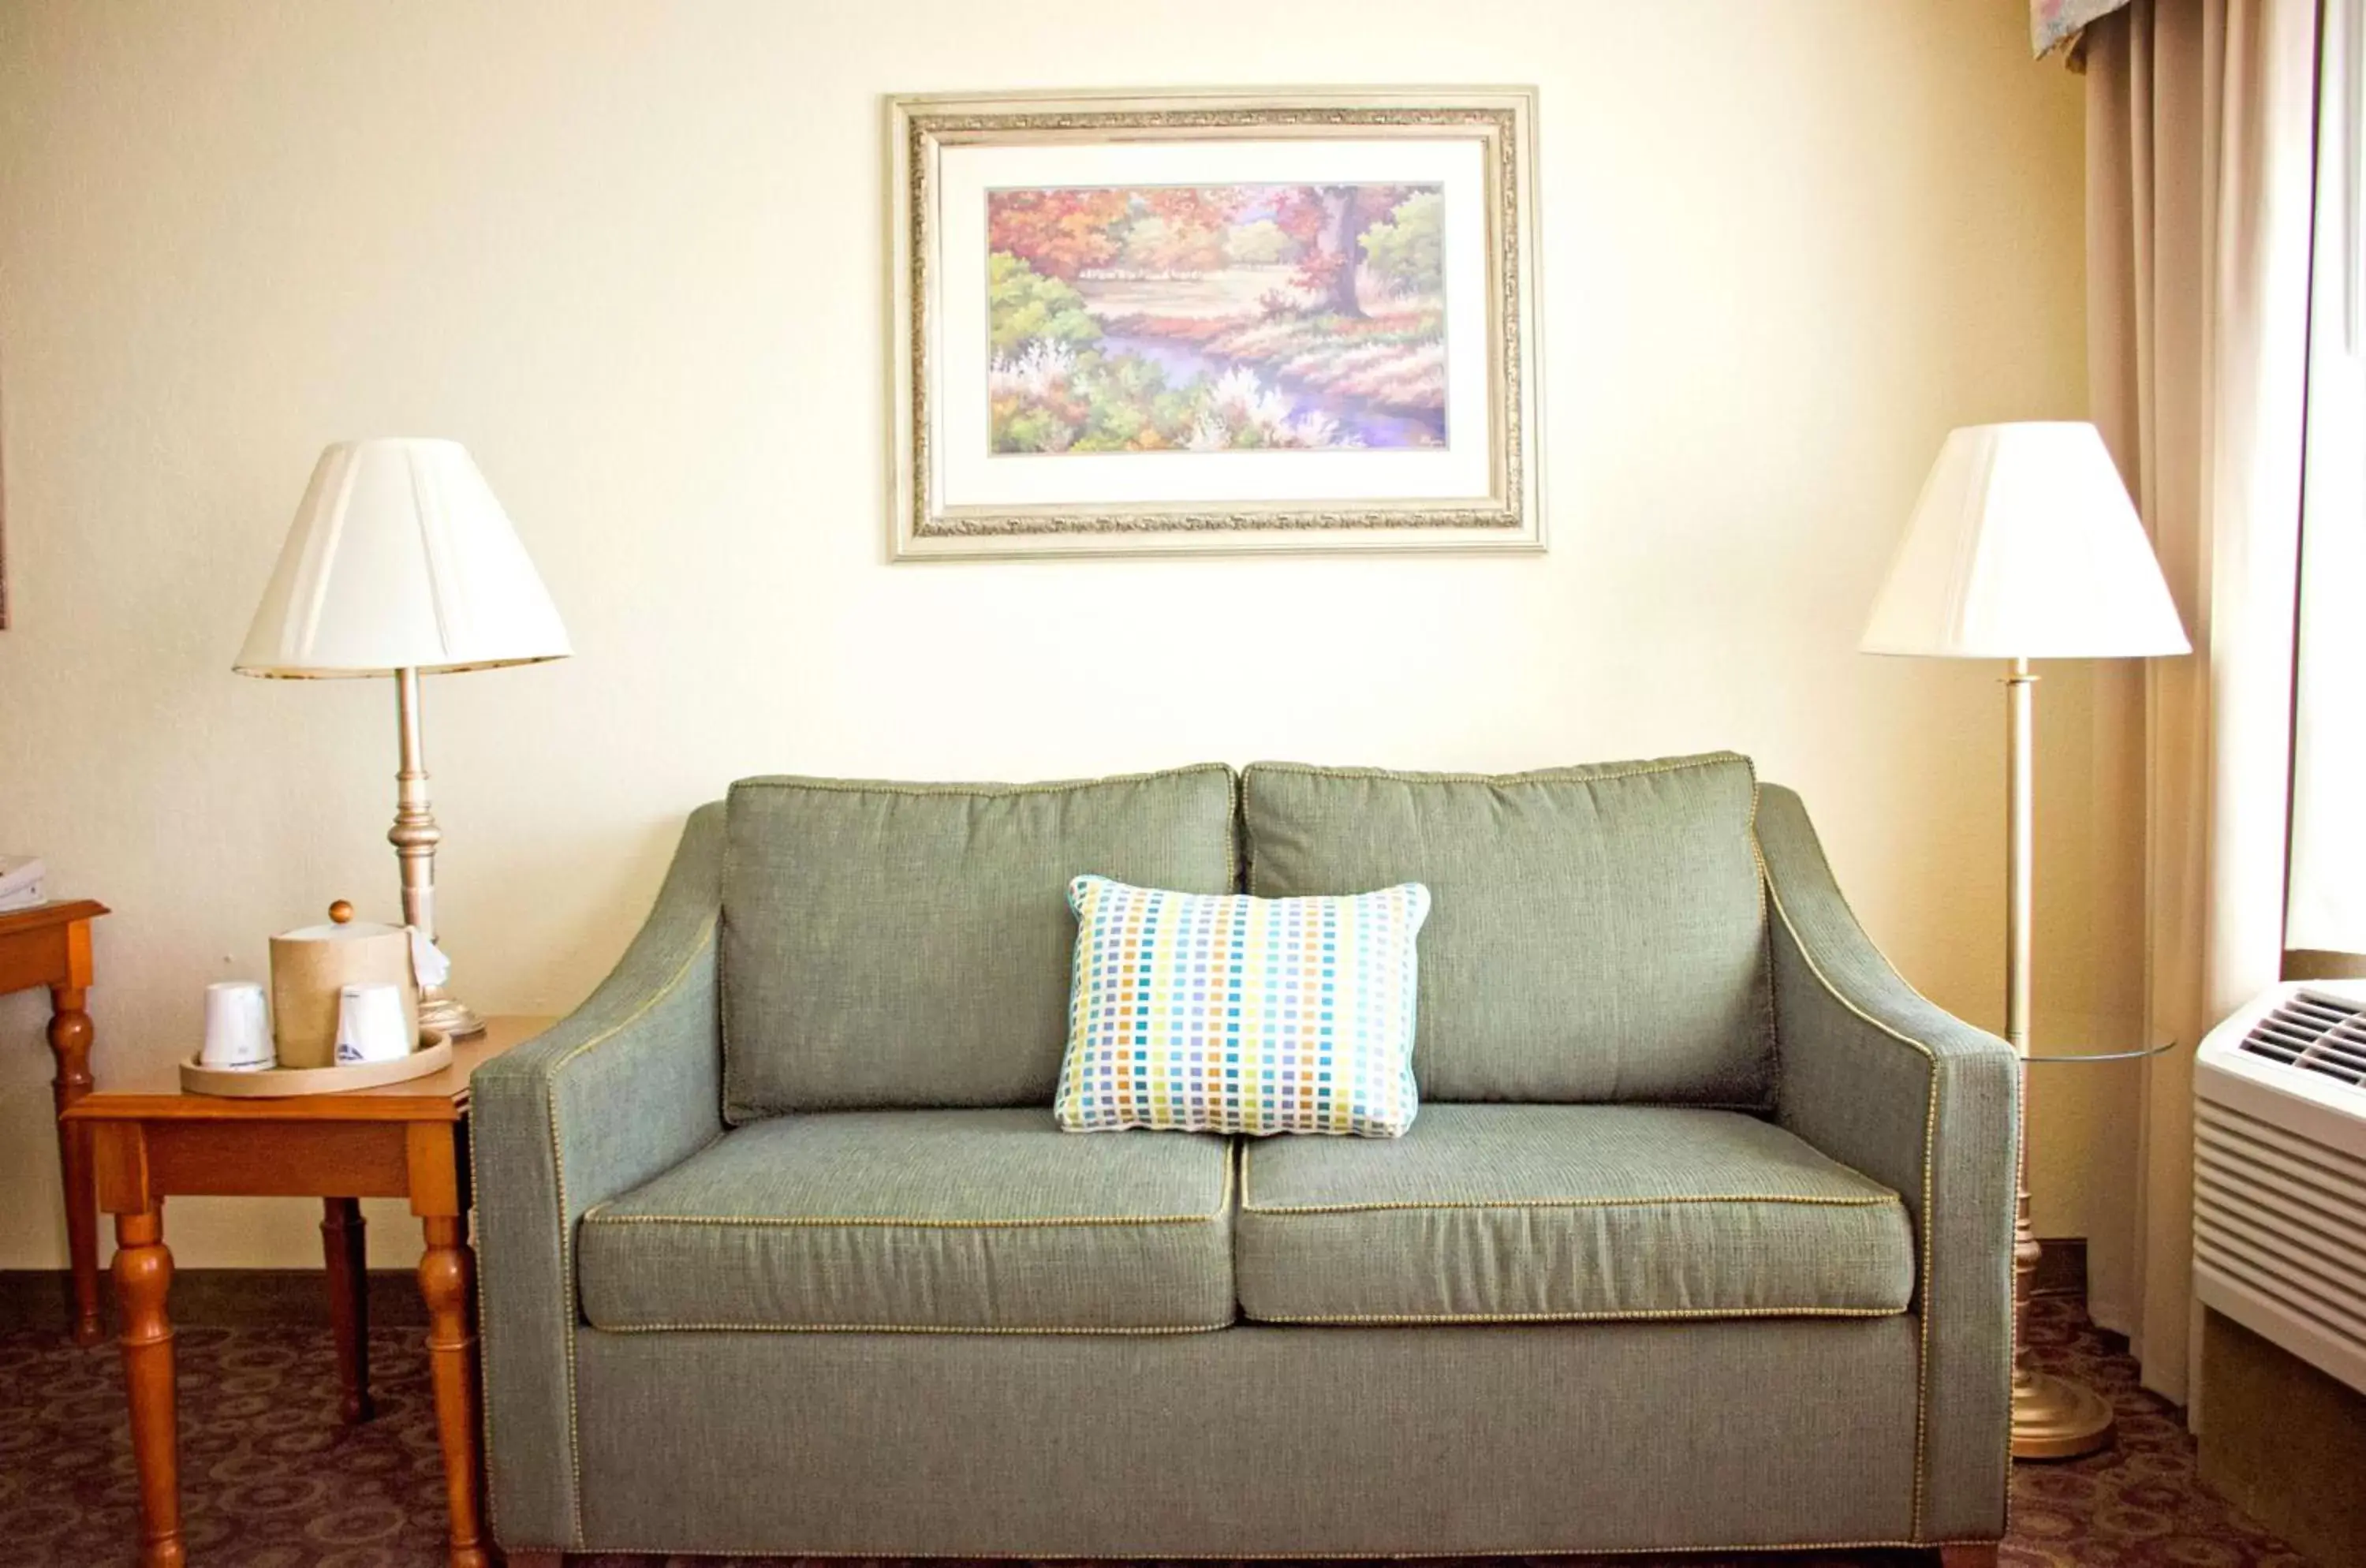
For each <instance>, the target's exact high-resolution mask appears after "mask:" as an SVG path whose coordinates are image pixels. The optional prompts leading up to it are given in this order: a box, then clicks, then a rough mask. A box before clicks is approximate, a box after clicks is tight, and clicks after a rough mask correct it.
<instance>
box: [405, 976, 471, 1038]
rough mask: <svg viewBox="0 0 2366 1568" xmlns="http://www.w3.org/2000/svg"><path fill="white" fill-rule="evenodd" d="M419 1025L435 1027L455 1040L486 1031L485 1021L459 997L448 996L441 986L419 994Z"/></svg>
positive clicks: (425, 1027)
mask: <svg viewBox="0 0 2366 1568" xmlns="http://www.w3.org/2000/svg"><path fill="white" fill-rule="evenodd" d="M419 1027H420V1028H422V1029H433V1030H437V1031H440V1032H443V1033H445V1034H448V1035H450V1036H451V1037H452V1038H453V1039H455V1040H474V1039H475V1038H476V1037H477V1036H478V1035H479V1034H482V1033H483V1032H485V1021H484V1020H483V1019H481V1018H479V1017H478V1016H477V1015H476V1013H475V1011H474V1010H471V1009H470V1008H469V1006H468V1003H466V1002H464V1001H462V1000H461V999H460V998H457V997H447V996H445V994H444V990H443V987H440V986H434V987H428V988H426V989H425V990H423V991H422V992H421V993H420V996H419Z"/></svg>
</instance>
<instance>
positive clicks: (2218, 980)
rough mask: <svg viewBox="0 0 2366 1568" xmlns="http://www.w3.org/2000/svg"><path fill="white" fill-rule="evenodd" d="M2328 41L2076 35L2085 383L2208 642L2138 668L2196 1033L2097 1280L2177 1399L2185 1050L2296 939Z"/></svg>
mask: <svg viewBox="0 0 2366 1568" xmlns="http://www.w3.org/2000/svg"><path fill="white" fill-rule="evenodd" d="M2085 56H2086V62H2087V93H2088V130H2089V136H2088V148H2087V160H2088V167H2087V183H2088V262H2089V265H2088V280H2087V287H2088V321H2089V326H2088V333H2089V339H2088V342H2089V378H2090V387H2089V393H2090V401H2091V403H2092V412H2093V414H2094V418H2095V422H2096V423H2097V424H2099V425H2100V426H2101V428H2102V431H2103V434H2104V438H2105V440H2106V441H2107V442H2109V443H2110V445H2111V446H2112V450H2113V455H2114V456H2115V457H2117V459H2118V460H2119V463H2120V468H2121V471H2122V473H2123V475H2124V477H2125V478H2126V479H2128V481H2129V485H2130V488H2131V489H2132V490H2133V491H2135V495H2136V500H2137V504H2138V507H2139V508H2140V510H2141V511H2142V512H2143V513H2144V516H2145V520H2146V525H2147V526H2148V527H2149V528H2150V529H2151V531H2152V535H2153V545H2154V548H2155V549H2156V551H2157V552H2158V554H2159V557H2160V561H2161V568H2162V570H2163V571H2164V572H2165V573H2166V574H2167V576H2168V578H2169V587H2170V590H2171V592H2174V593H2175V594H2176V596H2177V600H2178V607H2179V609H2180V612H2181V613H2182V614H2183V615H2184V617H2185V624H2186V627H2187V630H2188V632H2189V633H2190V634H2191V637H2192V638H2193V643H2194V653H2193V654H2192V655H2191V657H2189V658H2185V659H2173V660H2153V661H2152V662H2151V663H2150V664H2149V665H2148V666H2147V668H2146V677H2145V680H2146V702H2145V712H2146V750H2147V761H2148V764H2149V765H2148V767H2147V770H2146V821H2147V838H2146V868H2147V875H2146V889H2145V893H2146V939H2147V940H2146V946H2147V981H2146V1030H2147V1032H2148V1033H2149V1034H2150V1035H2151V1036H2152V1037H2153V1038H2154V1039H2156V1040H2159V1039H2175V1040H2177V1041H2178V1042H2180V1048H2179V1049H2178V1050H2177V1051H2175V1052H2173V1053H2171V1054H2169V1055H2166V1056H2162V1057H2159V1058H2158V1059H2156V1060H2155V1061H2154V1062H2153V1063H2151V1064H2150V1065H2148V1066H2147V1067H2146V1069H2145V1074H2144V1082H2143V1085H2142V1087H2141V1089H2140V1090H2139V1093H2138V1096H2137V1107H2136V1119H2137V1122H2138V1125H2137V1127H2136V1128H2135V1129H2134V1133H2135V1140H2136V1158H2135V1168H2134V1171H2133V1177H2134V1192H2133V1194H2132V1198H2133V1204H2132V1208H2133V1213H2132V1214H2131V1215H2130V1216H2129V1220H2128V1224H2126V1226H2125V1228H2124V1232H2122V1233H2121V1234H2119V1235H2111V1236H2099V1237H2097V1238H2096V1240H2097V1243H2098V1254H2099V1255H2098V1258H2097V1265H2098V1269H2099V1270H2100V1271H2101V1273H2102V1275H2103V1276H2104V1287H2105V1288H2104V1289H2103V1290H2102V1291H2101V1292H2099V1294H2101V1295H2105V1296H2107V1297H2108V1296H2109V1295H2110V1294H2111V1292H2112V1290H2113V1288H2114V1287H2117V1288H2118V1289H2119V1291H2120V1292H2121V1294H2120V1295H2119V1298H2118V1299H2120V1300H2122V1301H2124V1302H2125V1303H2127V1309H2128V1310H2129V1311H2130V1314H2131V1315H2132V1318H2133V1321H2131V1322H2129V1323H2128V1324H2126V1325H2124V1326H2125V1327H2126V1328H2127V1330H2128V1332H2129V1334H2130V1337H2131V1338H2132V1340H2133V1341H2134V1343H2135V1350H2136V1354H2137V1357H2138V1359H2139V1360H2140V1361H2141V1363H2142V1365H2143V1369H2144V1378H2145V1382H2146V1383H2147V1384H2148V1385H2149V1386H2151V1387H2153V1388H2154V1389H2157V1390H2158V1391H2159V1392H2160V1393H2164V1394H2166V1395H2168V1396H2169V1397H2170V1398H2172V1399H2176V1400H2180V1401H2181V1400H2183V1399H2184V1398H2185V1397H2186V1394H2187V1390H2188V1387H2189V1370H2188V1359H2189V1353H2190V1349H2191V1328H2190V1319H2191V1313H2192V1304H2191V1303H2192V1291H2191V1268H2192V1242H2191V1225H2192V1083H2193V1074H2192V1051H2193V1046H2194V1045H2195V1043H2197V1042H2198V1041H2199V1039H2200V1037H2201V1035H2202V1034H2203V1032H2204V1031H2205V1030H2206V1029H2207V1028H2208V1027H2209V1026H2210V1025H2211V1024H2212V1023H2213V1022H2214V1021H2217V1020H2218V1019H2220V1018H2222V1017H2224V1016H2225V1014H2226V1013H2228V1012H2229V1011H2231V1010H2234V1009H2235V1008H2236V1006H2238V1005H2240V1004H2241V1003H2242V1002H2244V1001H2246V1000H2248V998H2250V996H2251V995H2253V994H2254V993H2256V992H2257V991H2259V989H2261V988H2263V987H2266V986H2268V985H2270V984H2272V983H2273V982H2274V981H2275V979H2276V978H2277V975H2278V973H2279V967H2280V964H2281V962H2282V946H2283V939H2282V913H2283V910H2282V905H2283V866H2284V822H2285V798H2286V790H2287V784H2288V781H2289V769H2288V767H2287V756H2288V739H2289V723H2290V714H2291V699H2292V687H2291V671H2292V649H2293V582H2294V571H2295V570H2296V565H2297V555H2296V550H2297V546H2298V539H2299V519H2300V479H2301V429H2302V418H2303V408H2304V388H2305V380H2304V367H2305V348H2306V334H2307V321H2308V273H2309V266H2308V244H2309V223H2310V195H2311V192H2310V167H2311V146H2312V103H2313V97H2314V90H2313V84H2314V73H2315V10H2314V7H2313V6H2311V5H2310V4H2308V3H2307V0H2136V3H2135V5H2133V6H2129V7H2128V8H2127V9H2126V10H2124V11H2122V12H2119V13H2117V14H2115V15H2113V16H2111V17H2105V18H2103V19H2101V21H2098V22H2096V23H2095V24H2094V25H2093V26H2091V27H2090V28H2089V29H2088V32H2087V36H2086V43H2085ZM2115 1270H2116V1271H2117V1274H2118V1277H2117V1278H2116V1279H2114V1278H2113V1272H2114V1271H2115Z"/></svg>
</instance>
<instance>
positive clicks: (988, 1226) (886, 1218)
mask: <svg viewBox="0 0 2366 1568" xmlns="http://www.w3.org/2000/svg"><path fill="white" fill-rule="evenodd" d="M712 1146H713V1145H709V1147H712ZM1223 1160H1224V1179H1223V1183H1222V1188H1221V1189H1220V1190H1219V1191H1218V1192H1217V1194H1216V1207H1215V1211H1214V1212H1213V1213H1206V1214H1078V1215H1075V1216H1073V1217H1069V1216H1059V1217H1045V1218H1041V1219H1036V1218H1029V1219H1015V1220H944V1219H921V1218H918V1217H917V1216H912V1215H906V1214H884V1215H875V1216H873V1215H856V1216H837V1215H812V1216H807V1215H802V1214H608V1213H601V1210H603V1209H605V1208H607V1207H608V1204H606V1203H603V1204H600V1205H598V1206H596V1207H594V1208H592V1209H591V1210H589V1211H587V1212H586V1213H584V1215H583V1223H584V1224H587V1225H590V1224H602V1225H704V1226H709V1227H721V1226H740V1225H745V1226H749V1227H750V1228H754V1229H773V1230H827V1229H835V1228H838V1227H840V1226H846V1227H857V1228H870V1229H874V1230H890V1229H911V1230H945V1231H1006V1230H1063V1229H1066V1228H1069V1227H1087V1226H1094V1225H1211V1224H1218V1223H1220V1222H1221V1221H1222V1220H1223V1219H1224V1218H1225V1217H1226V1216H1228V1215H1229V1214H1231V1213H1232V1212H1233V1168H1234V1165H1235V1164H1236V1163H1238V1162H1239V1155H1238V1152H1237V1150H1236V1149H1235V1147H1234V1145H1232V1144H1231V1142H1230V1141H1229V1140H1227V1142H1226V1146H1225V1148H1224V1154H1223ZM611 1201H612V1202H613V1201H614V1200H611Z"/></svg>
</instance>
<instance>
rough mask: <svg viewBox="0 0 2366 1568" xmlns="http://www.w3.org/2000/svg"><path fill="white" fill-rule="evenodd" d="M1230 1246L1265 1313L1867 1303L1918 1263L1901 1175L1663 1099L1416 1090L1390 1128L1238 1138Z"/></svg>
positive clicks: (1673, 1311)
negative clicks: (1511, 1097) (1444, 1094)
mask: <svg viewBox="0 0 2366 1568" xmlns="http://www.w3.org/2000/svg"><path fill="white" fill-rule="evenodd" d="M1234 1269H1235V1270H1236V1272H1237V1274H1238V1276H1239V1283H1240V1299H1241V1309H1242V1311H1243V1313H1244V1314H1246V1315H1247V1316H1249V1317H1251V1318H1255V1319H1258V1320H1261V1321H1264V1322H1268V1323H1435V1322H1459V1321H1473V1320H1476V1321H1520V1320H1527V1319H1554V1318H1562V1319H1575V1318H1618V1317H1642V1318H1649V1317H1780V1316H1874V1315H1879V1314H1890V1313H1897V1312H1902V1311H1904V1310H1905V1308H1906V1305H1907V1303H1908V1300H1909V1299H1910V1296H1911V1295H1912V1293H1913V1290H1914V1272H1915V1270H1914V1237H1913V1232H1912V1229H1911V1227H1910V1224H1909V1223H1908V1221H1907V1217H1906V1211H1905V1207H1904V1205H1903V1204H1901V1203H1900V1202H1899V1201H1898V1194H1897V1193H1895V1192H1893V1191H1891V1190H1889V1189H1887V1188H1886V1187H1883V1186H1881V1185H1880V1184H1879V1183H1877V1182H1875V1181H1873V1180H1871V1179H1868V1178H1866V1177H1865V1176H1861V1175H1859V1174H1858V1173H1857V1172H1855V1171H1853V1170H1852V1169H1850V1168H1848V1167H1846V1166H1844V1165H1840V1164H1837V1163H1835V1162H1834V1161H1832V1160H1830V1159H1827V1158H1825V1157H1824V1156H1822V1155H1820V1154H1818V1153H1817V1152H1816V1151H1815V1150H1814V1149H1812V1148H1809V1147H1808V1145H1806V1144H1805V1143H1802V1142H1801V1141H1800V1140H1799V1139H1797V1138H1796V1137H1794V1136H1793V1135H1792V1134H1789V1133H1786V1132H1784V1131H1783V1130H1782V1129H1781V1128H1779V1127H1775V1126H1772V1125H1769V1124H1768V1123H1766V1122H1761V1121H1759V1120H1757V1119H1756V1118H1755V1117H1752V1116H1748V1115H1744V1114H1741V1113H1740V1112H1737V1111H1707V1110H1699V1109H1695V1108H1690V1107H1674V1106H1630V1105H1427V1106H1424V1107H1423V1108H1422V1113H1421V1119H1420V1120H1419V1121H1418V1122H1414V1125H1413V1127H1412V1129H1411V1130H1410V1131H1409V1132H1407V1133H1406V1134H1405V1135H1404V1136H1403V1138H1401V1139H1398V1140H1395V1141H1393V1142H1389V1143H1378V1142H1368V1141H1365V1140H1361V1139H1343V1138H1276V1139H1272V1140H1270V1141H1267V1142H1260V1143H1256V1144H1252V1145H1247V1146H1246V1147H1245V1150H1244V1153H1243V1156H1242V1176H1241V1213H1240V1220H1239V1224H1238V1235H1237V1238H1236V1240H1235V1242H1234Z"/></svg>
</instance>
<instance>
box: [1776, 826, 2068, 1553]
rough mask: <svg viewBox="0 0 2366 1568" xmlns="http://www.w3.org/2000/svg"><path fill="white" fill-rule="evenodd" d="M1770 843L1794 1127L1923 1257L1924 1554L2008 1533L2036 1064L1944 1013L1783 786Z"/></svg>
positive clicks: (1782, 1090) (1783, 1090)
mask: <svg viewBox="0 0 2366 1568" xmlns="http://www.w3.org/2000/svg"><path fill="white" fill-rule="evenodd" d="M1756 833H1757V838H1758V845H1759V855H1760V859H1761V861H1762V863H1763V865H1764V867H1765V873H1766V885H1767V890H1768V893H1769V895H1770V901H1771V904H1772V908H1771V911H1770V918H1769V921H1768V923H1769V926H1770V928H1771V930H1770V934H1769V941H1770V942H1771V944H1772V947H1773V965H1774V973H1775V1036H1776V1039H1777V1042H1778V1048H1779V1059H1780V1063H1781V1066H1780V1068H1779V1070H1778V1073H1777V1077H1776V1084H1775V1106H1776V1116H1777V1119H1778V1120H1779V1121H1780V1122H1782V1124H1783V1125H1784V1126H1785V1127H1786V1128H1788V1129H1790V1130H1791V1131H1792V1132H1794V1133H1797V1134H1798V1135H1799V1136H1800V1137H1802V1138H1805V1139H1806V1140H1807V1141H1808V1143H1810V1144H1812V1145H1815V1146H1816V1147H1817V1148H1818V1149H1820V1150H1821V1151H1822V1152H1823V1153H1825V1154H1827V1155H1829V1156H1831V1157H1832V1158H1834V1159H1837V1160H1840V1161H1842V1163H1844V1164H1847V1165H1851V1166H1853V1167H1855V1168H1857V1169H1859V1170H1861V1171H1863V1172H1865V1174H1866V1175H1868V1176H1870V1177H1872V1178H1873V1179H1876V1181H1880V1182H1883V1183H1885V1184H1887V1186H1890V1187H1893V1188H1895V1189H1897V1190H1898V1193H1899V1194H1900V1195H1901V1196H1902V1197H1903V1198H1904V1199H1905V1201H1906V1206H1907V1211H1908V1213H1910V1214H1911V1215H1912V1216H1913V1219H1914V1228H1915V1233H1916V1237H1917V1241H1918V1243H1919V1246H1920V1247H1921V1257H1920V1258H1919V1259H1918V1260H1917V1266H1916V1269H1915V1279H1916V1303H1917V1304H1916V1311H1917V1312H1918V1313H1919V1314H1921V1337H1922V1358H1921V1389H1920V1391H1919V1393H1918V1413H1919V1414H1918V1421H1917V1433H1916V1450H1917V1451H1916V1454H1915V1468H1914V1533H1915V1538H1916V1539H1917V1540H1926V1541H1944V1540H1995V1539H1996V1538H1998V1537H1999V1536H2000V1535H2002V1534H2003V1533H2004V1523H2005V1520H2004V1507H2005V1489H2006V1485H2007V1481H2008V1477H2009V1474H2010V1460H2009V1456H2008V1452H2007V1450H2008V1447H2009V1445H2010V1442H2011V1427H2012V1396H2011V1375H2012V1374H2011V1368H2012V1336H2013V1318H2012V1314H2013V1299H2012V1298H2013V1277H2012V1230H2013V1201H2014V1190H2015V1186H2016V1180H2015V1177H2016V1160H2017V1153H2018V1148H2017V1145H2016V1143H2015V1140H2016V1138H2017V1137H2018V1135H2019V1127H2020V1086H2021V1073H2020V1063H2019V1061H2018V1060H2017V1059H2016V1058H2015V1056H2014V1055H2013V1051H2012V1047H2011V1046H2010V1045H2008V1044H2006V1043H2004V1042H2003V1041H2002V1040H2000V1039H1998V1038H1997V1037H1996V1036H1995V1035H1993V1034H1989V1033H1988V1032H1986V1031H1983V1030H1978V1029H1975V1028H1973V1027H1972V1026H1971V1025H1970V1024H1967V1023H1965V1022H1964V1021H1961V1020H1959V1019H1957V1018H1955V1017H1954V1016H1952V1015H1951V1014H1949V1013H1947V1012H1945V1011H1943V1010H1941V1009H1939V1008H1937V1007H1934V1006H1932V1004H1931V1003H1930V1002H1928V1001H1926V1000H1924V999H1923V998H1921V996H1920V995H1918V994H1917V993H1916V992H1915V991H1914V989H1913V988H1912V987H1910V986H1908V985H1907V984H1906V982H1905V981H1904V980H1902V979H1900V978H1899V977H1898V972H1897V971H1896V970H1895V969H1892V968H1891V967H1890V966H1889V964H1888V961H1887V960H1886V959H1884V958H1883V957H1882V956H1881V954H1880V953H1879V952H1877V951H1876V949H1875V947H1874V945H1873V943H1872V942H1871V941H1870V940H1868V939H1867V938H1866V936H1865V931H1864V930H1863V929H1862V928H1861V927H1859V926H1858V924H1857V922H1856V918H1855V916H1853V914H1851V913H1850V912H1849V908H1848V905H1847V903H1846V902H1845V901H1844V900H1843V899H1842V897H1841V891H1840V888H1839V887H1838V886H1836V885H1835V883H1834V882H1833V880H1832V873H1831V866H1830V865H1829V864H1828V863H1826V862H1825V859H1824V852H1823V848H1822V846H1821V845H1820V844H1819V843H1818V842H1817V840H1816V833H1815V829H1813V828H1812V827H1810V826H1809V825H1808V814H1807V810H1806V808H1805V807H1802V806H1801V805H1800V802H1799V797H1798V796H1797V795H1794V794H1793V793H1792V792H1791V791H1789V790H1787V789H1783V788H1780V787H1778V786H1775V785H1771V784H1770V785H1767V786H1765V787H1764V788H1763V790H1762V791H1761V792H1760V796H1759V807H1758V819H1757V824H1756Z"/></svg>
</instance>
